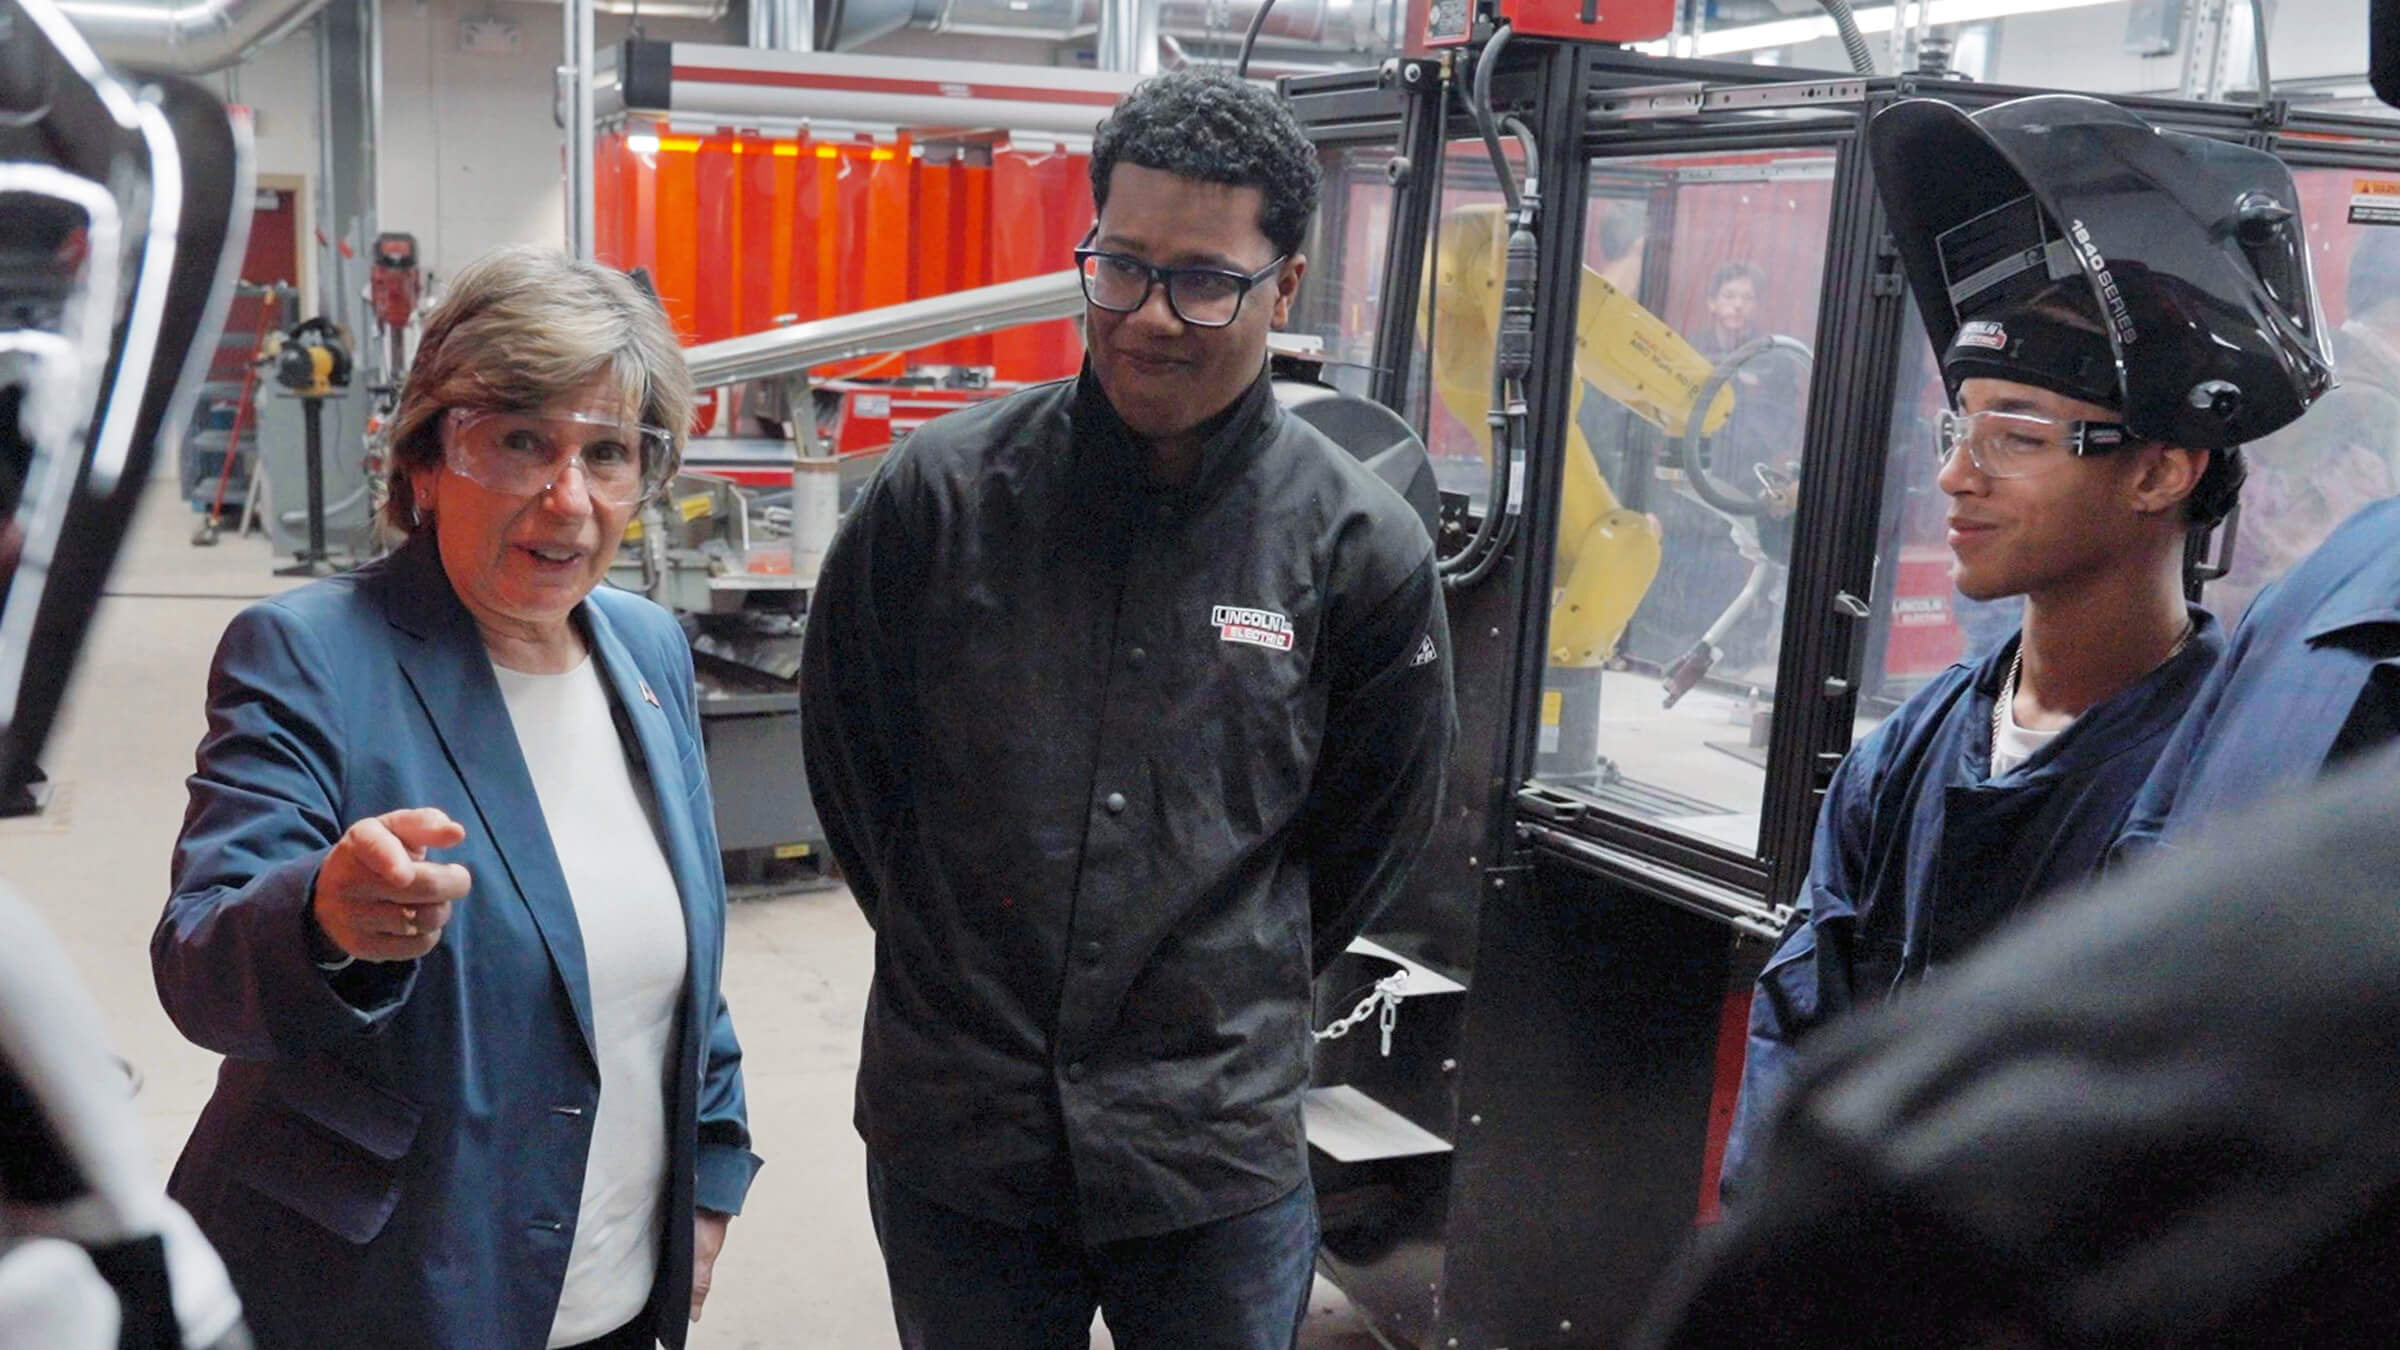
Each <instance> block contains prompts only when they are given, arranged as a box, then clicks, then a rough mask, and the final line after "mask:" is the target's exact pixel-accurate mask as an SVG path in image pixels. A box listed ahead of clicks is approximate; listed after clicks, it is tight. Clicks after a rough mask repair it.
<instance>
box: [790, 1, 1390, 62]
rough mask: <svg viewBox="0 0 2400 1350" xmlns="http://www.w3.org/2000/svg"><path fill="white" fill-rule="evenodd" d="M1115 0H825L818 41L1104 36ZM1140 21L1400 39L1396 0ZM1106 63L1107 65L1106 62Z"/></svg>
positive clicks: (1165, 8)
mask: <svg viewBox="0 0 2400 1350" xmlns="http://www.w3.org/2000/svg"><path fill="white" fill-rule="evenodd" d="M1112 3H1116V0H824V3H821V4H819V5H818V7H817V47H818V50H820V51H848V50H851V49H853V48H856V47H860V46H864V45H865V44H867V43H869V42H872V41H874V40H875V39H877V38H879V37H883V36H885V35H886V34H889V33H892V32H895V31H897V30H899V29H902V28H919V29H924V30H926V31H929V32H936V33H956V34H961V35H964V36H970V37H1022V38H1040V39H1046V40H1049V41H1052V42H1071V41H1077V40H1081V39H1084V38H1092V37H1099V38H1101V39H1102V41H1103V44H1104V45H1105V42H1106V34H1105V33H1104V32H1103V30H1104V29H1106V28H1108V27H1109V26H1110V25H1109V24H1108V22H1107V18H1106V11H1107V9H1108V8H1109V6H1110V5H1111V4H1112ZM1139 7H1140V9H1141V10H1143V11H1145V12H1146V13H1145V16H1144V23H1145V27H1146V28H1148V29H1149V30H1150V31H1152V32H1154V33H1155V34H1156V35H1157V36H1161V37H1171V38H1176V39H1178V40H1180V41H1184V42H1192V41H1222V42H1226V43H1228V44H1230V43H1234V42H1238V41H1239V40H1240V39H1241V36H1242V33H1243V30H1244V29H1245V28H1247V27H1248V26H1249V25H1250V23H1251V21H1252V20H1253V19H1255V18H1257V16H1258V12H1259V11H1260V10H1261V9H1262V8H1268V9H1270V12H1269V14H1268V16H1267V19H1266V22H1265V23H1264V24H1263V25H1261V28H1260V40H1261V41H1262V42H1264V43H1268V44H1270V45H1280V46H1297V47H1310V48H1319V49H1334V50H1341V51H1354V52H1379V51H1388V50H1391V49H1392V48H1393V47H1395V46H1396V45H1397V43H1398V37H1399V31H1400V19H1401V9H1402V6H1401V5H1400V4H1399V3H1398V2H1397V0H1140V5H1139ZM1104 68H1105V67H1104Z"/></svg>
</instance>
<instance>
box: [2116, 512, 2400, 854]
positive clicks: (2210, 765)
mask: <svg viewBox="0 0 2400 1350" xmlns="http://www.w3.org/2000/svg"><path fill="white" fill-rule="evenodd" d="M2396 737H2400V498H2394V499H2391V500H2387V501H2381V502H2376V503H2374V504H2372V505H2370V506H2368V507H2366V508H2364V509H2362V510H2361V511H2359V513H2358V514H2356V515H2354V516H2352V517H2350V519H2348V520H2347V521H2344V522H2343V523H2342V524H2341V526H2340V527H2339V528H2337V529H2335V530H2334V532H2333V533H2332V534H2330V535H2328V536H2326V538H2325V542H2324V543H2323V544H2322V545H2320V546H2319V547H2318V548H2317V551H2316V552H2314V553H2312V554H2310V555H2309V556H2308V557H2307V558H2306V559H2305V560H2303V561H2302V562H2301V563H2300V565H2299V566H2297V567H2295V568H2293V569H2292V570H2291V571H2290V572H2288V573H2286V574H2284V577H2283V579H2282V580H2280V581H2277V582H2276V583H2275V584H2274V585H2272V586H2269V587H2268V588H2267V589H2266V590H2265V591H2263V592H2261V593H2260V594H2259V597H2258V599H2257V601H2256V602H2255V603H2253V604H2252V605H2251V606H2250V612H2249V613H2248V614H2246V615H2244V616H2242V622H2241V624H2240V626H2239V627H2237V628H2236V629H2235V630H2234V634H2233V642H2232V645H2231V646H2230V647H2229V648H2228V649H2227V650H2226V653H2225V660H2224V661H2223V662H2222V663H2220V664H2219V665H2218V666H2217V669H2216V671H2215V673H2214V674H2212V675H2210V676H2209V678H2208V681H2207V683H2206V684H2204V685H2202V686H2201V689H2200V694H2199V697H2197V698H2195V699H2194V700H2193V701H2192V709H2191V711H2190V712H2189V713H2187V714H2185V715H2184V719H2183V724H2182V725H2181V726H2179V727H2177V728H2176V729H2175V735H2174V737H2173V738H2172V739H2170V740H2169V741H2168V742H2167V748H2166V750H2165V752H2164V753H2162V754H2161V755H2160V756H2159V759H2158V767H2157V768H2155V769H2153V770H2152V771H2151V773H2150V781H2149V782H2148V783H2146V784H2144V785H2143V787H2142V791H2141V795H2140V796H2139V797H2137V798H2135V800H2134V808H2133V814H2132V816H2131V818H2130V819H2129V820H2128V821H2127V822H2126V826H2125V830H2124V833H2123V836H2122V838H2121V839H2120V840H2119V841H2118V845H2117V856H2118V859H2119V860H2124V859H2127V858H2130V857H2132V856H2134V855H2137V854H2139V853H2141V852H2143V851H2145V850H2147V849H2150V848H2153V847H2156V846H2159V845H2161V844H2164V845H2167V846H2170V847H2172V846H2174V845H2176V844H2178V843H2180V842H2186V841H2188V840H2189V839H2190V837H2191V835H2192V832H2193V830H2194V829H2195V828H2196V827H2197V826H2199V825H2200V824H2201V823H2202V822H2204V821H2206V820H2208V819H2210V818H2211V817H2214V816H2217V815H2219V814H2221V813H2223V812H2226V811H2236V810H2241V809H2243V808H2245V807H2250V806H2253V805H2257V804H2263V803H2264V802H2266V801H2268V800H2270V799H2272V798H2273V797H2276V796H2279V795H2281V794H2283V793H2284V792H2286V791H2288V790H2290V789H2292V788H2294V787H2297V786H2300V785H2302V784H2305V783H2307V782H2308V781H2309V780H2311V779H2313V778H2315V777H2316V776H2317V775H2318V773H2319V772H2320V771H2322V770H2323V769H2324V768H2325V767H2326V766H2327V765H2328V764H2331V763H2333V762H2336V761H2338V760H2341V759H2343V758H2345V757H2347V756H2349V755H2351V754H2354V753H2356V752H2358V751H2361V750H2371V749H2373V748H2375V747H2377V746H2380V745H2386V744H2389V743H2391V742H2392V741H2393V740H2394V739H2395V738H2396Z"/></svg>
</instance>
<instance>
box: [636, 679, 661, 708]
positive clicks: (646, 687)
mask: <svg viewBox="0 0 2400 1350" xmlns="http://www.w3.org/2000/svg"><path fill="white" fill-rule="evenodd" d="M634 683H636V684H638V685H640V686H641V687H642V702H644V703H647V704H649V705H650V706H651V707H653V708H657V707H658V695H656V694H653V693H651V692H650V682H649V681H648V680H636V681H634ZM659 711H661V712H664V711H666V710H665V709H663V708H660V709H659Z"/></svg>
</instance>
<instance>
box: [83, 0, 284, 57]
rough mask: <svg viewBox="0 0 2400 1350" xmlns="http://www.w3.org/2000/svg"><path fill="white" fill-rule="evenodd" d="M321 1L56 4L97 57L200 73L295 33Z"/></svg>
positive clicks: (180, 0) (111, 0)
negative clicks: (96, 52) (98, 54)
mask: <svg viewBox="0 0 2400 1350" xmlns="http://www.w3.org/2000/svg"><path fill="white" fill-rule="evenodd" d="M324 4H325V0H162V2H160V3H151V2H150V0H58V7H59V9H60V10H62V11H63V12H65V14H66V16H67V18H68V19H69V20H71V21H73V23H74V24H75V27H76V29H77V30H78V31H80V32H81V33H82V34H83V38H84V41H86V42H89V43H91V44H92V47H93V48H94V50H96V51H98V52H99V53H100V55H101V57H102V59H104V60H107V61H110V62H112V63H114V64H117V65H121V66H129V67H133V68H135V69H138V70H158V71H171V72H174V73H176V74H182V75H205V74H207V73H208V72H210V71H212V70H223V69H224V68H225V67H227V66H232V65H239V64H240V63H241V62H242V60H243V59H244V58H245V57H247V56H249V55H250V53H251V52H253V51H255V50H257V49H258V48H260V47H263V46H265V45H266V44H268V43H270V42H273V41H274V40H275V39H277V38H280V37H282V36H283V35H284V34H286V33H289V32H291V31H292V30H293V29H295V28H298V27H299V26H300V25H301V24H304V23H306V22H308V21H309V19H310V18H312V17H314V16H315V14H316V12H317V11H318V10H319V9H321V8H323V7H324Z"/></svg>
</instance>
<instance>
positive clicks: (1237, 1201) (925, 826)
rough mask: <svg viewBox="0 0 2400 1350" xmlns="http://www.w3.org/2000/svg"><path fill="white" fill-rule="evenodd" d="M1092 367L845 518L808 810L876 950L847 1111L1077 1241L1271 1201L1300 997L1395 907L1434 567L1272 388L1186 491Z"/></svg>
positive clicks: (812, 668)
mask: <svg viewBox="0 0 2400 1350" xmlns="http://www.w3.org/2000/svg"><path fill="white" fill-rule="evenodd" d="M1148 454H1149V452H1148V450H1147V448H1146V447H1145V446H1143V445H1142V444H1140V443H1139V442H1137V441H1136V440H1135V438H1134V437H1133V436H1132V435H1131V434H1130V433H1129V432H1128V431H1127V430H1126V429H1125V427H1124V425H1123V423H1122V422H1120V421H1119V420H1118V418H1117V416H1116V414H1115V412H1114V411H1113V410H1112V409H1111V408H1110V406H1109V404H1108V401H1107V399H1106V397H1105V396H1104V395H1103V394H1102V393H1101V392H1100V389H1099V386H1098V384H1097V382H1096V381H1094V380H1093V378H1092V377H1091V375H1090V373H1089V372H1088V370H1087V371H1086V373H1085V374H1084V376H1083V378H1082V379H1080V380H1077V381H1068V382H1062V383H1058V384H1050V385H1043V386H1038V387H1036V388H1033V389H1028V390H1025V391H1023V392H1021V393H1018V394H1014V395H1010V396H1008V397H1006V398H1002V399H998V400H995V401H993V402H991V403H988V404H984V405H982V406H981V407H978V408H974V409H972V410H969V411H965V412H961V413H956V414H953V415H951V416H948V417H944V418H942V419H940V420H938V421H936V422H934V423H932V424H930V425H928V426H926V427H925V428H924V429H922V430H920V431H919V432H917V433H916V434H915V435H914V436H913V437H911V438H910V439H909V441H908V442H907V443H906V445H905V446H903V447H902V448H901V449H900V450H898V451H896V452H895V453H894V454H893V455H892V457H891V459H890V460H889V461H888V462H887V463H886V464H885V465H884V467H883V468H882V470H881V471H880V472H879V473H878V474H877V475H876V477H875V479H874V481H873V482H872V483H871V484H870V485H869V486H868V487H867V488H866V489H865V490H864V491H863V493H862V494H861V496H860V498H859V500H858V502H857V503H856V504H855V505H854V506H853V508H852V509H851V512H850V514H849V516H848V517H847V518H846V519H845V521H844V522H843V525H842V528H841V531H840V533H839V535H838V536H837V537H836V539H835V542H834V545H833V548H832V549H831V551H830V552H829V553H828V555H827V557H826V560H825V566H824V570H823V573H822V575H821V577H820V579H819V581H818V585H817V590H816V594H815V598H814V600H813V601H812V603H811V609H810V614H809V620H808V637H807V644H806V655H805V657H804V661H803V666H802V676H801V690H802V714H803V728H804V731H803V734H804V738H805V746H806V754H807V763H808V776H809V785H810V790H811V792H812V793H813V795H814V797H815V799H816V803H817V809H818V812H819V814H820V815H821V816H822V817H823V819H824V822H825V829H826V836H827V840H828V842H829V843H830V845H831V847H832V850H833V853H834V856H835V858H836V859H837V860H839V861H840V863H841V865H842V868H843V871H844V873H845V874H846V875H847V877H848V879H849V882H850V886H851V890H852V892H853V893H854V894H855V895H856V896H857V898H858V902H859V904H860V906H861V907H862V908H863V909H864V910H865V911H866V914H867V918H868V920H869V922H871V923H872V924H873V925H874V926H875V978H874V983H873V986H872V988H871V991H870V993H869V995H868V1003H867V1015H866V1033H865V1040H864V1046H863V1051H862V1054H861V1060H860V1065H859V1078H858V1102H857V1123H858V1128H859V1132H860V1133H861V1134H862V1135H863V1136H864V1137H865V1139H866V1142H867V1147H868V1151H869V1152H870V1154H871V1155H872V1156H873V1157H874V1158H875V1159H876V1161H877V1162H879V1163H880V1164H881V1165H882V1166H884V1167H885V1168H886V1169H887V1170H888V1171H889V1172H890V1173H891V1174H892V1176H893V1177H894V1178H895V1179H897V1180H899V1181H901V1182H902V1183H904V1184H906V1185H908V1186H910V1187H912V1188H914V1189H917V1190H919V1191H921V1192H923V1193H925V1194H927V1195H928V1196H930V1197H932V1198H934V1199H936V1200H938V1201H940V1202H942V1203H944V1204H947V1205H949V1206H951V1207H953V1208H956V1209H959V1210H962V1211H965V1212H968V1213H972V1214H975V1215H977V1216H980V1217H984V1218H989V1219H993V1220H996V1221H999V1222H1003V1223H1011V1224H1025V1225H1029V1224H1058V1225H1073V1226H1075V1227H1077V1228H1079V1230H1080V1232H1081V1235H1082V1237H1083V1239H1084V1240H1085V1241H1087V1242H1104V1241H1111V1240H1116V1239H1121V1238H1128V1237H1139V1236H1147V1235H1151V1234H1157V1233H1163V1232H1169V1231H1173V1230H1175V1229H1179V1228H1186V1227H1190V1226H1193V1225H1196V1224H1201V1223H1206V1222H1208V1221H1210V1220H1214V1219H1218V1218H1223V1217H1226V1216H1229V1215H1233V1214H1238V1213H1240V1212H1242V1211H1244V1210H1247V1209H1251V1208H1254V1207H1256V1206H1258V1205H1261V1204H1264V1203H1266V1202H1268V1201H1270V1200H1274V1199H1276V1198H1278V1197H1280V1196H1282V1195H1284V1194H1285V1193H1287V1192H1289V1191H1290V1190H1291V1188H1292V1187H1294V1186H1295V1185H1298V1184H1299V1182H1300V1181H1301V1179H1302V1178H1303V1176H1304V1175H1305V1173H1306V1166H1307V1158H1306V1153H1305V1145H1304V1143H1303V1141H1302V1139H1301V1127H1300V1095H1301V1092H1302V1090H1303V1089H1304V1088H1305V1087H1306V1085H1307V1080H1308V1072H1309V1056H1310V1047H1311V1044H1312V1042H1311V1038H1310V1011H1311V1008H1310V985H1311V980H1312V977H1313V975H1314V973H1315V972H1316V971H1317V970H1320V969H1322V968H1323V967H1324V965H1325V964H1326V963H1327V962H1328V961H1330V960H1331V959H1332V958H1333V957H1334V956H1336V955H1338V954H1339V953H1340V951H1341V950H1342V948H1343V947H1344V946H1345V945H1346V944H1347V943H1348V942H1349V940H1350V939H1351V938H1352V937H1353V936H1354V935H1355V934H1356V933H1357V932H1358V930H1359V928H1360V927H1361V926H1362V925H1363V924H1364V923H1365V922H1366V921H1367V919H1368V918H1369V917H1370V916H1372V915H1373V913H1374V912H1375V911H1376V909H1377V908H1379V907H1380V906H1381V905H1382V904H1383V903H1384V902H1385V901H1386V900H1388V899H1390V898H1391V897H1392V895H1393V894H1394V893H1395V892H1396V891H1397V890H1398V889H1399V887H1400V885H1401V882H1402V880H1403V879H1404V877H1405V874H1406V873H1407V870H1408V868H1409V865H1410V864H1411V863H1412V862H1413V860H1414V859H1415V856H1416V854H1417V852H1418V850H1419V848H1420V847H1421V846H1422V845H1423V843H1424V841H1425V838H1426V836H1427V834H1428V832H1429V829H1430V827H1431V825H1432V823H1433V819H1434V815H1435V811H1436V808H1437V805H1438V799H1439V796H1440V784H1441V777H1442V772H1443V766H1444V761H1445V759H1446V757H1447V754H1448V749H1449V744H1450V737H1451V734H1452V725H1453V721H1454V715H1453V707H1452V698H1451V690H1450V672H1449V638H1448V632H1447V629H1446V627H1445V624H1444V619H1443V611H1442V604H1441V588H1440V586H1439V584H1438V580H1437V578H1436V576H1435V573H1434V565H1433V546H1432V542H1431V540H1430V539H1429V538H1428V537H1427V535H1426V532H1425V527H1424V525H1423V524H1422V523H1421V522H1420V521H1419V520H1418V518H1417V517H1416V515H1415V514H1414V513H1413V512H1412V511H1411V510H1410V508H1409V507H1408V505H1407V504H1406V503H1405V502H1404V501H1403V500H1402V499H1401V498H1400V497H1399V495H1398V494H1397V493H1395V492H1393V491H1392V490H1391V489H1390V488H1389V487H1387V486H1385V485H1384V484H1383V483H1382V482H1381V481H1379V480H1378V479H1376V478H1375V477H1374V476H1373V475H1372V474H1371V473H1369V472H1368V471H1367V470H1366V469H1365V468H1363V467H1362V466H1361V465H1359V464H1358V462H1357V461H1355V460H1354V459H1353V458H1352V457H1351V456H1349V455H1348V454H1346V453H1344V452H1343V451H1342V450H1341V449H1339V448H1338V447H1336V446H1335V445H1334V444H1333V443H1332V442H1330V441H1328V440H1326V439H1325V438H1324V437H1323V436H1321V435H1320V434H1319V433H1318V432H1316V431H1315V430H1314V429H1312V428H1310V427H1308V426H1306V425H1303V424H1302V423H1300V422H1299V421H1298V420H1297V419H1294V418H1292V417H1289V416H1286V415H1285V414H1284V413H1283V411H1282V410H1281V409H1280V408H1279V407H1278V406H1277V405H1276V403H1275V401H1274V399H1273V397H1272V394H1271V391H1270V389H1269V387H1268V384H1267V381H1266V379H1265V378H1264V377H1263V376H1262V377H1261V378H1260V379H1259V381H1258V382H1257V383H1256V384H1255V385H1253V386H1252V387H1251V388H1250V390H1249V392H1248V393H1246V394H1245V395H1244V396H1243V397H1242V398H1241V399H1240V400H1239V401H1238V402H1237V403H1236V404H1235V405H1234V406H1233V407H1232V408H1231V409H1228V410H1227V412H1226V413H1224V414H1223V415H1221V416H1220V417H1219V418H1218V419H1217V420H1216V422H1215V423H1213V424H1212V426H1211V427H1210V428H1209V429H1208V436H1207V440H1206V443H1205V445H1204V446H1203V449H1202V451H1201V455H1200V463H1199V467H1198V469H1197V471H1196V473H1195V474H1194V475H1193V477H1192V479H1191V481H1190V482H1189V483H1187V484H1186V485H1184V486H1182V487H1180V488H1176V489H1166V490H1161V489H1153V488H1151V487H1150V486H1149V485H1148V484H1149V479H1148V467H1147V466H1148Z"/></svg>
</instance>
